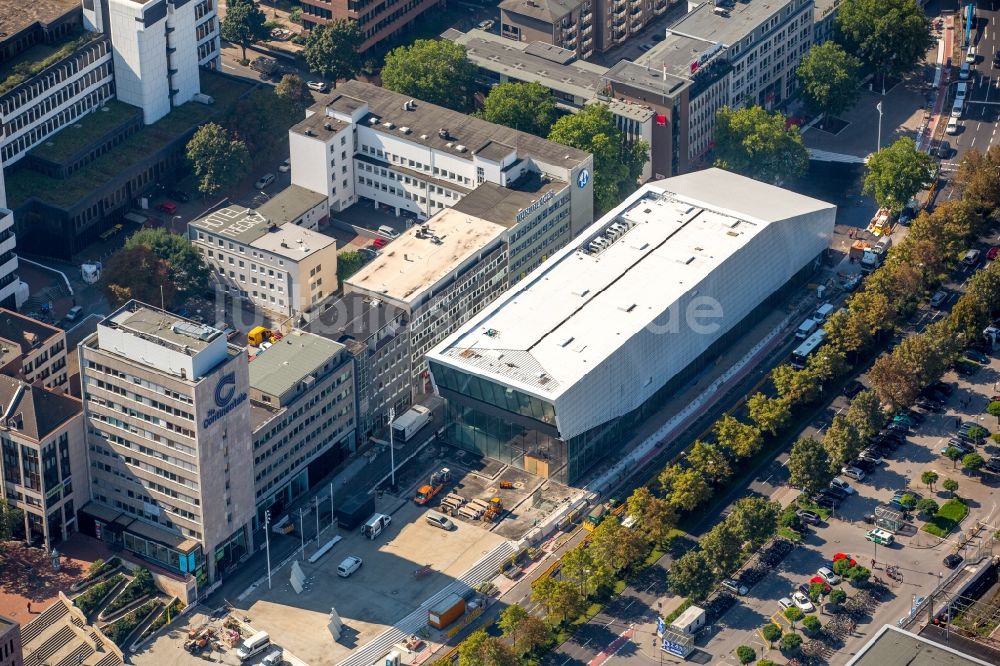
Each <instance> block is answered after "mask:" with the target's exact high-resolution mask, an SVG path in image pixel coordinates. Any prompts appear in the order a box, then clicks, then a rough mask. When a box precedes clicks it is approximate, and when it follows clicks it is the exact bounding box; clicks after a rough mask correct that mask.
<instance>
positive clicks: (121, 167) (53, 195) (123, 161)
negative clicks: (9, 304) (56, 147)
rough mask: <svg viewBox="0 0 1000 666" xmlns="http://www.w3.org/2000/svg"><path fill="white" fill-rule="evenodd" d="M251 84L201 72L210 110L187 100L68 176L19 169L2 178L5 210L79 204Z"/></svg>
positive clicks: (222, 108)
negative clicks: (32, 202)
mask: <svg viewBox="0 0 1000 666" xmlns="http://www.w3.org/2000/svg"><path fill="white" fill-rule="evenodd" d="M252 85H253V84H250V83H241V82H238V81H234V80H233V79H230V78H228V77H225V76H222V75H219V74H211V73H203V74H202V76H201V91H202V92H203V93H205V94H206V95H210V96H212V97H214V98H215V104H213V105H211V106H209V105H205V104H199V103H198V102H188V103H187V104H184V105H182V106H179V107H177V108H175V109H174V110H173V111H171V112H170V113H169V114H168V115H167V116H165V117H164V118H161V119H160V120H158V121H157V122H155V123H153V124H152V125H150V126H148V127H144V128H143V129H141V130H140V131H139V132H137V133H135V134H133V135H132V136H131V137H129V138H128V139H126V140H125V141H123V142H122V143H121V144H119V145H118V146H115V147H114V148H113V149H112V150H109V151H108V152H107V153H105V154H104V155H102V156H101V157H99V158H97V159H96V160H94V161H93V162H91V163H90V164H88V165H87V166H86V168H83V169H78V170H77V171H75V172H74V173H73V174H71V175H70V177H69V178H65V179H59V178H50V177H49V176H46V175H45V174H41V173H38V172H36V171H32V170H30V169H18V170H16V171H15V172H14V173H12V174H11V175H10V176H8V178H7V196H8V198H9V199H10V203H9V205H10V207H11V208H17V207H18V206H20V205H21V204H23V203H24V202H25V201H27V200H28V199H30V198H32V197H37V198H38V199H40V200H41V201H44V202H45V203H48V204H51V205H53V206H55V207H57V208H65V207H69V206H72V205H73V204H76V203H77V202H79V201H80V200H81V199H82V198H83V197H85V196H86V195H87V194H89V193H91V192H93V191H95V190H99V189H101V188H102V187H103V186H104V185H106V184H107V183H108V182H110V181H112V180H113V179H115V178H118V177H119V176H121V174H122V172H127V171H129V169H131V168H132V165H134V164H136V163H138V162H140V161H142V160H144V159H147V158H149V157H151V156H152V155H154V154H155V153H156V152H157V151H159V150H160V149H162V148H163V147H164V146H167V145H169V144H170V143H172V142H174V141H176V140H177V139H178V138H179V137H181V136H183V135H184V133H186V132H188V131H189V130H192V129H194V128H195V127H197V126H198V125H202V124H204V123H206V122H208V121H209V120H212V119H214V118H216V117H221V116H223V115H224V114H225V113H226V111H227V110H228V109H229V108H230V107H231V106H232V105H233V103H234V102H236V100H237V99H239V97H240V96H241V95H242V94H244V93H245V92H246V91H247V90H249V89H250V87H251V86H252ZM77 131H78V130H76V129H75V128H73V127H72V126H71V127H67V128H65V129H63V130H62V131H60V132H59V133H58V134H56V135H55V137H54V138H53V139H52V141H53V142H54V143H56V144H58V143H59V142H60V141H62V139H61V138H60V137H61V135H62V134H65V133H66V132H77Z"/></svg>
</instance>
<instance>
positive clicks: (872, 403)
mask: <svg viewBox="0 0 1000 666" xmlns="http://www.w3.org/2000/svg"><path fill="white" fill-rule="evenodd" d="M847 420H848V422H849V423H850V424H851V426H853V427H854V430H855V431H856V432H857V433H858V437H860V438H861V440H862V441H865V442H867V441H868V440H869V439H871V438H872V437H874V436H875V435H876V434H877V433H878V432H879V431H880V430H881V429H882V428H883V427H884V426H885V412H883V411H882V403H881V402H879V399H878V396H877V395H875V392H874V391H871V390H866V391H862V392H861V393H859V394H857V395H856V396H854V399H853V400H851V406H850V407H848V408H847Z"/></svg>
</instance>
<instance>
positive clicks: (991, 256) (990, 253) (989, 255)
mask: <svg viewBox="0 0 1000 666" xmlns="http://www.w3.org/2000/svg"><path fill="white" fill-rule="evenodd" d="M998 254H1000V246H998V245H994V246H993V247H991V248H990V249H989V250H987V251H986V259H987V260H988V261H994V260H995V259H996V258H997V255H998Z"/></svg>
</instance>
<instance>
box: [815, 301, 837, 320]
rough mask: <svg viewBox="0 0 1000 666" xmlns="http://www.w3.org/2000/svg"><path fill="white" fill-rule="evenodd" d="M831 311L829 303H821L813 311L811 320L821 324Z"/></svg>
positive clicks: (831, 307)
mask: <svg viewBox="0 0 1000 666" xmlns="http://www.w3.org/2000/svg"><path fill="white" fill-rule="evenodd" d="M831 312H833V306H832V305H830V304H829V303H824V304H823V305H821V306H819V307H818V308H816V312H814V313H813V320H814V321H815V322H816V323H817V324H822V323H823V322H824V321H826V318H827V317H829V316H830V313H831Z"/></svg>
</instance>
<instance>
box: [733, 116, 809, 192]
mask: <svg viewBox="0 0 1000 666" xmlns="http://www.w3.org/2000/svg"><path fill="white" fill-rule="evenodd" d="M715 166H717V167H721V168H723V169H728V170H729V171H735V172H736V173H740V174H743V175H744V176H749V177H750V178H755V179H757V180H762V181H764V182H766V183H772V184H780V183H783V182H787V181H789V180H794V179H796V178H798V177H799V176H801V175H803V174H804V173H805V172H806V168H807V167H808V166H809V154H808V153H807V152H806V149H805V146H803V145H802V137H801V136H799V128H798V127H795V126H792V127H787V128H786V127H785V117H784V116H783V115H781V114H780V113H778V112H774V113H770V112H768V111H766V110H765V109H763V108H762V107H759V106H751V107H747V108H742V109H732V108H730V107H728V106H724V107H722V108H721V109H719V110H718V111H717V112H716V114H715Z"/></svg>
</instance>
